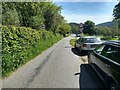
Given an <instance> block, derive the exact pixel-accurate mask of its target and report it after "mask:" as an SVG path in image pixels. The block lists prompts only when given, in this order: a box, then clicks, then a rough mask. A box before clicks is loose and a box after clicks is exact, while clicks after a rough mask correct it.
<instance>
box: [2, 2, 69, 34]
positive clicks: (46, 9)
mask: <svg viewBox="0 0 120 90" xmlns="http://www.w3.org/2000/svg"><path fill="white" fill-rule="evenodd" d="M2 8H3V10H2V12H3V16H5V17H4V18H3V25H16V24H17V25H20V26H25V27H31V28H33V29H41V28H43V27H42V26H45V29H46V30H48V31H52V32H53V33H54V34H56V33H58V32H59V31H60V27H61V25H63V24H65V22H64V18H63V16H62V15H61V9H62V8H61V6H57V5H56V4H54V3H52V2H3V3H2ZM11 11H12V12H11ZM13 11H14V12H13ZM8 12H9V13H8ZM9 15H10V17H12V18H9ZM10 21H12V22H10ZM13 21H14V23H13ZM11 23H12V24H11ZM66 32H67V31H66Z"/></svg>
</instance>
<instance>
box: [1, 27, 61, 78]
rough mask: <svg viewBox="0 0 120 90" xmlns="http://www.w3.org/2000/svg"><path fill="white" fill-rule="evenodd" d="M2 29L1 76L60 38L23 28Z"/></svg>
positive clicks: (48, 33)
mask: <svg viewBox="0 0 120 90" xmlns="http://www.w3.org/2000/svg"><path fill="white" fill-rule="evenodd" d="M0 27H2V76H3V77H5V76H8V75H9V74H10V73H11V72H12V71H14V70H16V69H17V68H18V67H19V66H21V65H23V64H25V63H26V62H27V61H28V60H30V59H32V58H34V57H35V56H37V55H38V54H40V53H41V52H42V51H44V50H45V49H47V48H49V47H50V46H51V45H53V44H54V43H56V42H57V41H58V40H60V39H61V38H62V37H61V36H60V35H56V36H55V35H54V34H53V33H52V32H48V31H45V30H34V29H31V28H25V27H14V26H0Z"/></svg>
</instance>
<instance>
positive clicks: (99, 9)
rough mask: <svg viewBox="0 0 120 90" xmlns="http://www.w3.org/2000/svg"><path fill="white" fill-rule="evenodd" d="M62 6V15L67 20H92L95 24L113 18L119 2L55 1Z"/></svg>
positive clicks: (78, 21) (113, 0)
mask: <svg viewBox="0 0 120 90" xmlns="http://www.w3.org/2000/svg"><path fill="white" fill-rule="evenodd" d="M88 1H90V0H88ZM54 3H56V4H57V5H58V6H62V12H61V13H62V15H63V16H64V18H65V20H67V22H68V23H69V22H76V23H80V22H83V23H84V22H85V21H86V20H91V21H93V22H95V24H99V23H103V22H108V21H112V20H113V16H112V14H113V8H114V6H115V5H116V4H117V3H118V2H117V1H115V0H111V1H110V2H93V1H92V2H67V1H66V2H57V1H56V2H54Z"/></svg>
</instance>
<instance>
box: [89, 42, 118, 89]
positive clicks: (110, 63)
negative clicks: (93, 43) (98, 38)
mask: <svg viewBox="0 0 120 90" xmlns="http://www.w3.org/2000/svg"><path fill="white" fill-rule="evenodd" d="M88 62H89V64H90V65H91V66H92V67H93V68H94V70H95V71H96V72H97V74H98V75H99V76H100V78H101V79H102V81H103V82H104V84H105V86H106V87H107V88H108V89H110V90H120V41H107V42H104V43H102V44H101V45H99V46H97V47H96V48H95V49H94V50H93V51H92V52H90V53H89V55H88Z"/></svg>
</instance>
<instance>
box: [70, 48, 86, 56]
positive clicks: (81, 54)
mask: <svg viewBox="0 0 120 90" xmlns="http://www.w3.org/2000/svg"><path fill="white" fill-rule="evenodd" d="M71 51H72V52H73V53H74V54H75V55H78V56H86V55H87V53H86V52H80V51H79V50H78V49H77V48H71Z"/></svg>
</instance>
